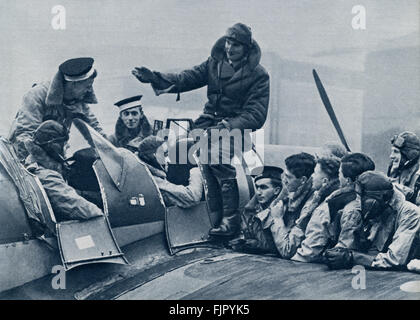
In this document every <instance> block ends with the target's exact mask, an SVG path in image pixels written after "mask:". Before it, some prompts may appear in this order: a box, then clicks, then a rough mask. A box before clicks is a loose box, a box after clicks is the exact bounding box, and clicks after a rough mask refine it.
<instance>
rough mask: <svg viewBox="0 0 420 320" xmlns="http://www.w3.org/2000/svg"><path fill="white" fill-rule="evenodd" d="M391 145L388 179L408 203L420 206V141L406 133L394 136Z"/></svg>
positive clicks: (413, 135) (411, 134)
mask: <svg viewBox="0 0 420 320" xmlns="http://www.w3.org/2000/svg"><path fill="white" fill-rule="evenodd" d="M391 143H392V147H391V155H390V159H391V163H390V165H389V167H388V177H390V178H391V181H392V182H393V183H394V184H395V185H396V186H397V188H398V189H399V190H401V191H402V192H403V193H404V195H405V197H406V199H407V200H408V201H410V202H412V203H414V204H417V205H420V196H419V191H420V179H419V178H420V170H419V169H420V164H419V158H420V139H419V138H418V137H417V136H416V135H415V134H414V133H412V132H408V131H405V132H402V133H400V134H399V135H397V136H394V137H393V138H392V140H391Z"/></svg>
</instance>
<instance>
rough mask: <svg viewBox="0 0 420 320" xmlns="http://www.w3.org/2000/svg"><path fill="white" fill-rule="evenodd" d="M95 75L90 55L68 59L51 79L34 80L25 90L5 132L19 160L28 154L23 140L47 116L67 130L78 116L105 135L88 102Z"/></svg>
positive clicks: (90, 98)
mask: <svg viewBox="0 0 420 320" xmlns="http://www.w3.org/2000/svg"><path fill="white" fill-rule="evenodd" d="M96 75H97V71H96V69H95V68H94V66H93V59H92V58H76V59H70V60H67V61H65V62H63V63H62V64H61V65H60V66H59V67H58V70H57V73H56V74H55V76H54V78H53V79H52V81H50V82H43V83H39V84H36V85H34V86H33V87H32V88H31V89H30V90H29V91H28V92H27V93H26V94H25V96H24V97H23V102H22V106H21V108H20V109H19V111H18V112H17V114H16V118H15V120H14V121H13V123H12V126H11V128H10V131H9V135H8V140H9V141H10V142H11V143H13V145H14V147H15V150H16V154H17V156H18V158H19V160H21V161H22V162H23V161H24V160H25V158H26V157H27V156H28V150H26V147H25V145H26V143H25V141H30V140H31V138H32V136H33V134H34V132H35V130H36V129H37V128H38V127H39V126H40V125H41V123H42V122H44V121H47V120H54V121H57V122H58V123H60V124H61V125H62V126H64V127H65V128H66V129H67V130H68V129H69V128H70V126H71V123H72V119H73V118H81V119H82V120H84V121H85V122H87V123H88V124H89V125H90V126H91V127H92V128H93V129H95V130H96V131H98V132H99V133H101V134H102V135H103V136H105V135H104V134H103V130H102V128H101V126H100V125H99V122H98V120H97V119H96V117H95V115H94V114H93V113H92V111H91V110H90V107H89V105H88V104H93V103H98V102H97V100H96V96H95V93H94V91H93V82H94V80H95V77H96Z"/></svg>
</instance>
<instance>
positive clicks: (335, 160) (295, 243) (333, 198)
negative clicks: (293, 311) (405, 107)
mask: <svg viewBox="0 0 420 320" xmlns="http://www.w3.org/2000/svg"><path fill="white" fill-rule="evenodd" d="M411 146H412V145H409V147H411ZM405 147H406V148H407V144H406V145H405ZM332 149H333V150H335V151H336V150H337V149H336V148H330V146H328V147H326V148H324V150H323V151H322V152H321V153H320V154H319V155H317V159H316V160H315V158H314V157H312V156H311V155H310V154H307V153H304V152H303V153H300V154H294V155H291V156H289V157H288V158H286V160H285V172H284V174H283V182H282V179H281V178H282V177H281V173H280V174H277V177H276V179H272V177H270V178H269V177H268V176H269V174H267V173H266V174H265V175H264V172H265V171H267V172H269V171H271V172H273V171H274V170H273V169H271V168H273V167H272V166H269V167H264V170H263V173H262V174H261V175H259V176H257V177H255V180H254V181H255V187H256V196H254V198H252V199H251V200H250V202H249V203H248V204H247V205H246V206H245V209H244V211H243V213H242V221H243V223H242V225H241V229H242V232H241V235H240V236H239V237H238V238H237V239H234V240H231V241H230V246H231V247H232V248H233V249H234V250H237V251H245V252H253V253H271V254H275V255H277V256H279V257H281V258H283V259H291V260H294V261H300V262H318V263H325V264H327V265H328V267H329V268H330V269H341V268H350V267H352V266H353V265H363V266H365V267H370V268H381V269H387V268H401V267H405V266H407V264H408V263H409V262H410V261H412V262H414V261H416V262H417V261H419V260H413V259H415V258H420V209H419V208H418V207H417V206H416V205H414V204H412V203H410V202H409V201H407V200H406V199H405V195H404V194H403V193H402V192H401V191H400V189H401V188H400V187H399V186H398V185H395V184H393V183H392V181H391V179H389V178H388V177H387V176H385V175H384V174H382V173H380V172H377V171H374V170H375V164H374V162H373V161H372V159H371V158H370V157H368V156H367V155H365V154H363V153H346V152H344V153H341V154H340V152H339V153H338V155H334V154H333V152H331V150H332ZM340 156H342V158H341V160H340ZM417 160H418V159H417ZM282 171H283V170H282V169H281V168H279V167H278V168H277V173H278V172H282ZM271 175H273V174H271ZM273 181H275V183H273ZM261 186H263V187H264V188H265V189H266V190H268V191H269V192H268V193H267V195H269V196H267V197H264V196H262V194H263V191H261V189H262V188H261ZM261 201H263V202H261Z"/></svg>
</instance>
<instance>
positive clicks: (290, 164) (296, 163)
mask: <svg viewBox="0 0 420 320" xmlns="http://www.w3.org/2000/svg"><path fill="white" fill-rule="evenodd" d="M284 162H285V164H286V168H287V170H289V171H290V172H291V173H292V174H293V175H294V176H295V177H296V178H301V177H303V176H305V177H307V178H309V177H310V176H311V175H312V173H313V172H314V168H315V165H316V162H315V157H314V156H313V155H311V154H309V153H306V152H301V153H298V154H293V155H291V156H289V157H287V158H286V159H285V160H284Z"/></svg>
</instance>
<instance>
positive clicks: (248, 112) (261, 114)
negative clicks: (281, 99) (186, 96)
mask: <svg viewBox="0 0 420 320" xmlns="http://www.w3.org/2000/svg"><path fill="white" fill-rule="evenodd" d="M260 59H261V49H260V47H259V45H258V44H257V42H256V41H255V40H254V41H253V44H252V46H251V48H250V51H249V55H248V57H247V58H246V59H244V60H243V61H242V62H241V65H240V67H239V69H237V70H234V69H233V67H232V66H231V65H230V64H229V63H228V61H227V58H226V54H225V37H222V38H220V39H219V40H217V41H216V43H215V45H214V46H213V49H212V51H211V56H210V57H209V58H208V59H207V60H206V61H204V62H203V63H201V64H200V65H198V66H195V67H193V68H192V69H188V70H184V71H182V72H180V73H160V72H154V73H155V75H156V76H157V78H158V79H159V81H158V82H155V83H152V86H153V88H154V89H155V90H156V89H159V90H163V89H167V88H169V87H170V86H171V85H175V87H174V88H172V89H171V90H170V91H169V92H170V93H178V94H179V93H181V92H186V91H191V90H195V89H198V88H201V87H204V86H206V85H207V98H208V101H207V103H206V105H205V107H204V115H201V116H200V118H201V119H202V120H204V121H207V126H206V127H208V126H211V125H214V124H216V123H217V122H219V121H221V120H224V122H225V123H227V124H228V128H229V129H235V128H237V129H241V130H242V129H252V130H257V129H259V128H261V127H262V126H263V125H264V123H265V120H266V118H267V112H268V105H269V96H270V79H269V75H268V73H267V71H266V70H265V69H264V67H263V66H261V65H260ZM200 118H199V119H198V120H200ZM208 120H210V121H208ZM198 122H199V121H196V124H197V127H201V126H200V125H198Z"/></svg>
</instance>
